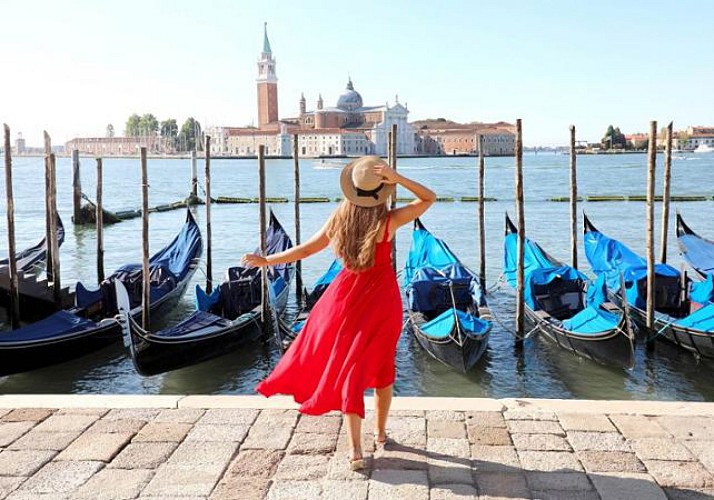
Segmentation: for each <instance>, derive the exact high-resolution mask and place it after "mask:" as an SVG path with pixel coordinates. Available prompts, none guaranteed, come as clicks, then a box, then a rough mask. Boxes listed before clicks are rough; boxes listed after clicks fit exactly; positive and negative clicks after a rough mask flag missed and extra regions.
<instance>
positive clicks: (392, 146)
mask: <svg viewBox="0 0 714 500" xmlns="http://www.w3.org/2000/svg"><path fill="white" fill-rule="evenodd" d="M389 151H391V153H392V155H391V158H390V160H389V166H390V167H392V169H393V170H397V151H398V149H397V124H396V123H392V130H391V132H390V133H389ZM395 208H397V189H396V186H395V188H394V195H392V202H391V205H390V207H389V209H390V210H394V209H395ZM392 267H393V268H394V270H395V271H396V270H397V233H396V232H395V233H394V237H393V238H392Z"/></svg>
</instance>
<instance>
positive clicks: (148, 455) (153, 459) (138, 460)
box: [108, 441, 178, 469]
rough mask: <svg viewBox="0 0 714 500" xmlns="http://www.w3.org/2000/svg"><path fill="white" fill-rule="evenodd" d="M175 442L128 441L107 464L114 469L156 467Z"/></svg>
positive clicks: (165, 457)
mask: <svg viewBox="0 0 714 500" xmlns="http://www.w3.org/2000/svg"><path fill="white" fill-rule="evenodd" d="M177 446H178V443H175V442H168V441H167V442H144V443H129V444H128V445H126V447H125V448H124V449H123V450H121V452H120V453H119V454H118V455H117V456H116V457H114V460H112V461H111V463H110V464H109V465H108V467H109V468H114V469H156V468H157V467H159V466H160V465H162V464H163V463H165V462H166V461H167V460H168V458H169V457H170V456H171V453H173V451H174V450H175V449H176V447H177Z"/></svg>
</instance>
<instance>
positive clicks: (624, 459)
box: [578, 451, 645, 472]
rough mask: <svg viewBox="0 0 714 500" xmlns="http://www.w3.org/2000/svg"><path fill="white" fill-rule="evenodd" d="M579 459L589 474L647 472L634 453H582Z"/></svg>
mask: <svg viewBox="0 0 714 500" xmlns="http://www.w3.org/2000/svg"><path fill="white" fill-rule="evenodd" d="M578 458H579V459H580V462H581V463H582V464H583V467H585V470H586V471H587V472H645V466H644V465H643V464H642V462H640V461H639V460H638V458H637V456H635V454H634V453H628V452H624V451H581V452H579V453H578Z"/></svg>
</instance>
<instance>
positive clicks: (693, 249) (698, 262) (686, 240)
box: [679, 234, 714, 274]
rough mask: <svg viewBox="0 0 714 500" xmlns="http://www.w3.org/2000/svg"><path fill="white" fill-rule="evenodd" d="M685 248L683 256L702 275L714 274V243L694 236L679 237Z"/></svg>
mask: <svg viewBox="0 0 714 500" xmlns="http://www.w3.org/2000/svg"><path fill="white" fill-rule="evenodd" d="M679 242H680V243H681V244H682V246H683V247H684V251H683V252H682V255H683V256H684V258H685V259H686V260H687V262H689V264H690V265H691V266H692V267H693V268H694V269H696V270H697V271H699V272H700V273H702V274H711V273H712V272H714V243H712V242H711V241H708V240H705V239H704V238H700V237H699V236H695V235H693V234H685V235H682V236H680V237H679Z"/></svg>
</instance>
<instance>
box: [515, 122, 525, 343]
mask: <svg viewBox="0 0 714 500" xmlns="http://www.w3.org/2000/svg"><path fill="white" fill-rule="evenodd" d="M515 153H516V213H517V214H518V263H517V272H516V276H517V279H516V282H517V286H516V334H517V335H518V336H519V337H518V338H517V339H516V346H517V347H520V346H522V345H523V338H522V335H523V334H524V332H525V302H524V278H523V263H524V255H525V238H526V221H525V213H524V210H523V130H522V127H521V119H520V118H519V119H517V120H516V151H515Z"/></svg>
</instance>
